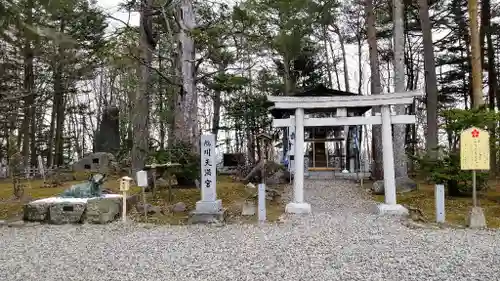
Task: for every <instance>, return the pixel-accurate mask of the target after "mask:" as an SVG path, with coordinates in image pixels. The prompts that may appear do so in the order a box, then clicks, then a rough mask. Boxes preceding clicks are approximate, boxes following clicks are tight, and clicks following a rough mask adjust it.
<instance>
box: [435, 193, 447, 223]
mask: <svg viewBox="0 0 500 281" xmlns="http://www.w3.org/2000/svg"><path fill="white" fill-rule="evenodd" d="M434 197H435V198H436V222H438V223H444V221H445V208H444V185H442V184H436V187H435V189H434Z"/></svg>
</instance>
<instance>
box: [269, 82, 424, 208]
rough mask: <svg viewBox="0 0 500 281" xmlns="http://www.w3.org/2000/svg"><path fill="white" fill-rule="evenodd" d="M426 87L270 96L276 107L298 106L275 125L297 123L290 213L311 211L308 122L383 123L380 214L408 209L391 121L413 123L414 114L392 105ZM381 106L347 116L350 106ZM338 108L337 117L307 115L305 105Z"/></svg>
mask: <svg viewBox="0 0 500 281" xmlns="http://www.w3.org/2000/svg"><path fill="white" fill-rule="evenodd" d="M423 94H424V92H423V91H421V90H417V91H410V92H403V93H389V94H382V95H370V96H361V95H360V96H340V97H339V96H337V97H321V96H320V97H318V96H315V97H293V96H268V97H267V99H268V100H269V101H270V102H273V103H274V108H277V109H295V116H294V117H293V118H286V119H274V120H273V127H290V126H295V147H294V148H295V156H294V158H295V161H294V170H295V175H294V181H293V201H292V202H290V203H288V204H287V205H286V208H285V211H286V212H287V213H295V214H301V213H310V212H311V205H310V204H308V203H306V202H304V127H307V126H316V127H318V126H351V125H380V124H381V125H382V149H383V161H384V163H383V165H384V188H385V204H380V205H379V206H378V211H379V213H380V214H404V213H407V212H408V210H406V208H404V207H403V206H401V205H399V204H397V203H396V182H395V174H394V152H393V144H392V126H391V125H392V124H413V123H415V120H416V119H415V115H391V105H405V104H411V103H413V100H414V98H415V97H417V96H422V95H423ZM367 106H371V107H374V106H380V111H381V115H377V116H356V117H347V108H349V107H367ZM315 108H316V109H317V108H332V109H333V108H337V116H336V117H327V118H305V117H304V110H305V109H315Z"/></svg>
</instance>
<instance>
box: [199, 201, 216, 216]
mask: <svg viewBox="0 0 500 281" xmlns="http://www.w3.org/2000/svg"><path fill="white" fill-rule="evenodd" d="M221 210H222V200H221V199H218V200H215V201H198V202H196V212H197V213H200V214H216V213H219V212H220V211H221Z"/></svg>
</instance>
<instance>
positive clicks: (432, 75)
mask: <svg viewBox="0 0 500 281" xmlns="http://www.w3.org/2000/svg"><path fill="white" fill-rule="evenodd" d="M418 4H419V16H420V25H421V27H422V34H423V45H424V69H425V90H426V106H427V132H426V141H427V146H426V148H427V154H428V155H429V156H430V157H431V158H432V159H436V157H437V153H436V148H437V147H438V121H437V119H438V88H437V77H436V65H435V63H434V47H433V43H432V26H431V20H430V18H429V6H428V5H427V0H418Z"/></svg>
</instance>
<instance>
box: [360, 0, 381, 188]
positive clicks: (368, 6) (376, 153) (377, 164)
mask: <svg viewBox="0 0 500 281" xmlns="http://www.w3.org/2000/svg"><path fill="white" fill-rule="evenodd" d="M365 16H366V26H367V40H368V47H369V55H370V76H371V77H370V79H371V84H370V85H371V94H372V95H379V94H380V92H381V85H380V69H379V60H378V49H377V30H376V28H375V21H376V18H375V13H374V11H373V0H366V1H365ZM377 112H380V108H373V110H372V114H373V115H375V114H376V113H377ZM381 129H382V128H381V126H380V125H376V126H373V129H372V144H373V148H372V154H373V165H372V178H373V179H375V180H380V179H383V178H384V170H383V162H382V131H381Z"/></svg>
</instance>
